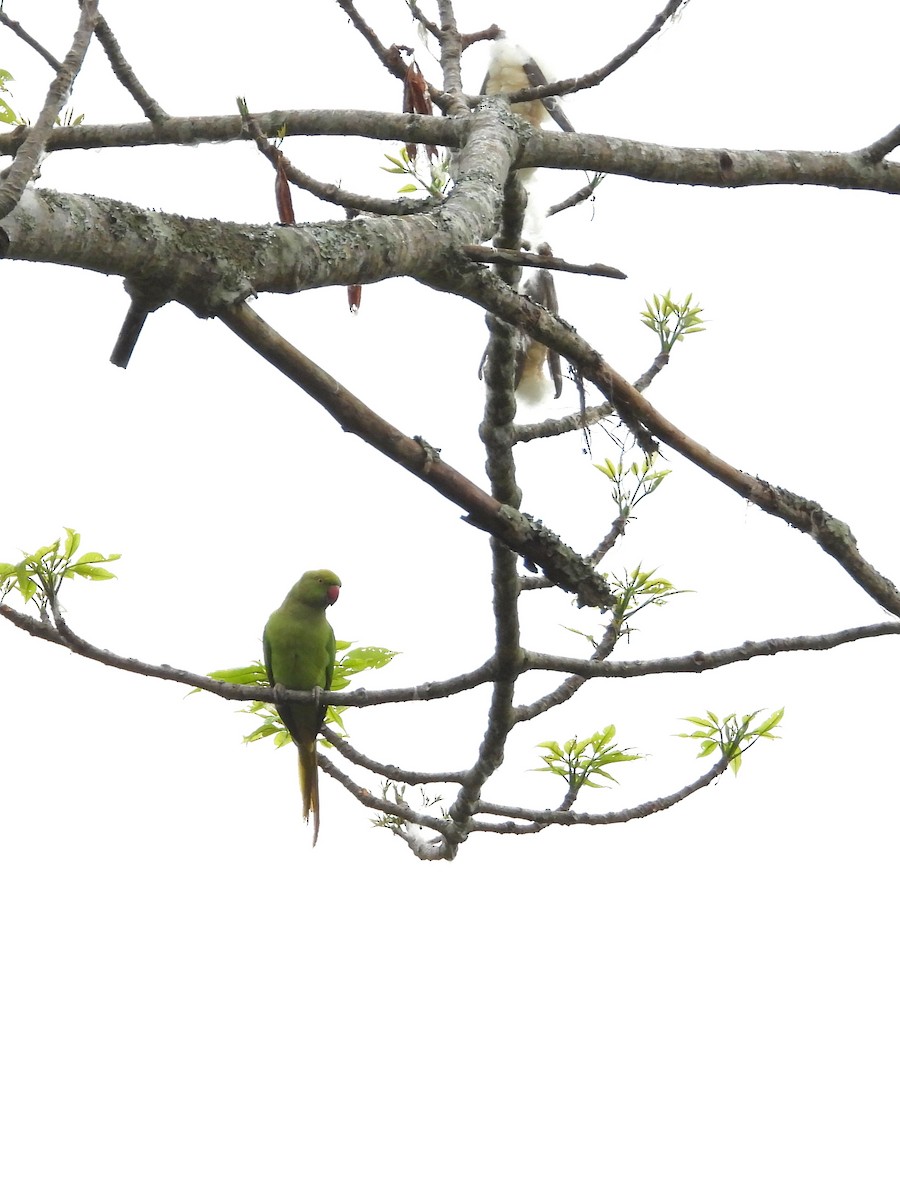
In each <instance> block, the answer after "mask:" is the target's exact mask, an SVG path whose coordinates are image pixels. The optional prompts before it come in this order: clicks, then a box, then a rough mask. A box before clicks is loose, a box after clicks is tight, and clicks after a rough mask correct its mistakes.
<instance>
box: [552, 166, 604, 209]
mask: <svg viewBox="0 0 900 1200" xmlns="http://www.w3.org/2000/svg"><path fill="white" fill-rule="evenodd" d="M605 178H606V176H605V175H592V176H591V178H590V179H589V180H588V181H587V183H586V184H585V185H584V187H580V188H579V189H578V191H577V192H573V193H572V195H571V196H567V197H566V199H565V200H560V202H559V203H558V204H551V205H550V207H549V208H548V209H547V216H548V217H555V216H556V214H557V213H561V212H565V210H566V209H567V208H575V206H576V205H577V204H582V203H583V202H584V201H585V200H590V198H591V197H592V196H593V194H594V191H595V190H596V188H597V186H598V184H600V183H602V182H603V180H604V179H605Z"/></svg>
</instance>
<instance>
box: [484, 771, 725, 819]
mask: <svg viewBox="0 0 900 1200" xmlns="http://www.w3.org/2000/svg"><path fill="white" fill-rule="evenodd" d="M727 770H728V759H727V758H724V757H723V758H720V759H719V761H718V762H717V763H716V764H715V766H713V767H710V769H709V770H708V771H707V772H706V773H705V774H704V775H701V776H700V778H699V779H695V780H694V781H693V783H689V784H687V785H686V786H685V787H683V788H681V789H680V790H679V791H677V792H673V793H672V794H671V795H670V796H661V797H659V798H658V799H656V800H647V801H645V803H644V804H638V805H636V806H635V807H634V808H623V809H620V810H619V811H618V812H606V813H588V812H572V811H571V810H570V809H569V810H567V809H561V808H551V809H544V810H542V809H534V808H510V807H507V806H505V805H502V804H485V805H483V806H482V809H481V812H482V813H483V814H485V815H487V814H489V813H490V814H494V815H496V816H500V817H511V818H512V820H510V821H508V822H507V823H506V824H504V825H496V824H493V825H492V824H490V823H489V822H486V821H484V822H483V821H476V822H474V823H473V825H472V829H471V831H472V832H473V833H540V832H541V830H543V829H547V828H548V827H549V826H551V825H624V824H625V822H626V821H636V820H639V819H640V818H641V817H650V816H652V815H653V814H654V813H659V812H665V810H666V809H667V808H673V807H674V806H675V805H676V804H680V803H681V801H682V800H686V799H687V798H688V796H692V795H693V794H694V793H695V792H699V791H700V790H701V789H702V788H705V787H708V786H709V785H710V784H711V783H713V782H714V781H715V780H716V779H718V778H719V776H720V775H723V774H724V773H725V771H727ZM517 821H528V822H530V824H528V825H519V824H517V823H516V822H517Z"/></svg>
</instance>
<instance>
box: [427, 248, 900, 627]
mask: <svg viewBox="0 0 900 1200" xmlns="http://www.w3.org/2000/svg"><path fill="white" fill-rule="evenodd" d="M447 282H448V285H449V286H448V290H452V291H454V292H455V293H456V294H457V295H465V296H468V297H469V299H471V300H474V301H475V303H477V304H480V305H481V306H482V307H483V308H486V309H487V310H488V311H489V312H492V313H494V314H495V315H496V316H499V317H501V318H502V319H503V320H505V321H508V322H509V323H510V324H513V325H516V326H517V327H518V328H521V329H524V330H525V331H526V332H527V333H528V334H530V335H531V336H532V337H536V338H537V340H538V341H540V342H543V343H544V344H545V345H546V346H549V347H551V349H553V350H556V351H557V353H559V354H560V355H562V356H563V357H564V358H567V359H568V360H569V362H571V363H572V364H573V365H574V366H576V367H577V368H578V370H579V371H580V372H581V374H582V375H583V376H584V378H585V379H587V380H589V381H590V382H591V383H592V384H594V386H595V387H597V388H598V389H599V390H600V391H601V392H602V393H603V394H604V395H605V396H606V398H607V399H608V400H609V401H610V402H611V403H612V404H613V405H614V406H615V409H616V412H617V413H618V414H619V415H620V417H621V418H622V419H623V420H624V421H625V422H626V423H627V424H628V427H629V428H630V429H632V431H633V432H634V431H635V430H638V431H640V430H642V429H643V430H646V431H648V432H649V433H650V434H652V436H653V437H654V438H657V439H658V440H659V441H660V442H664V443H665V444H666V445H667V446H670V447H671V448H672V449H673V450H677V451H678V453H679V454H681V455H682V456H683V457H684V458H686V459H688V461H689V462H692V463H693V464H694V465H695V466H697V467H699V468H700V469H701V470H702V471H705V472H706V473H707V474H708V475H711V476H712V477H713V478H714V479H717V480H718V481H719V482H720V483H724V484H725V485H726V487H729V488H731V490H732V491H734V492H736V493H737V494H738V495H739V496H741V497H743V498H744V499H745V500H749V501H750V502H751V503H752V504H755V505H756V507H757V508H760V509H762V511H763V512H767V513H769V515H770V516H774V517H778V518H779V520H782V521H784V522H786V523H787V524H788V525H791V526H792V527H793V528H794V529H798V530H800V532H801V533H805V534H807V535H809V536H810V537H811V538H812V539H813V540H814V541H815V542H816V543H817V544H818V545H819V546H820V547H821V549H822V550H824V551H825V553H826V554H828V555H830V556H831V557H832V558H833V559H835V561H836V562H838V563H839V564H840V565H841V566H842V567H843V568H844V570H845V571H846V572H847V574H848V575H849V576H850V577H851V579H853V580H854V582H856V583H857V584H858V585H859V587H861V588H862V590H863V591H864V592H865V593H866V594H867V595H869V596H871V597H872V599H873V600H875V601H876V602H877V603H878V604H880V605H881V606H882V607H883V608H885V609H887V611H888V612H890V613H892V614H893V615H894V616H900V592H898V590H897V588H896V587H895V585H894V584H893V583H892V582H891V580H890V579H888V578H887V577H886V576H884V575H882V574H881V573H880V572H879V571H877V570H876V569H875V567H873V566H872V564H871V563H869V562H868V561H867V560H866V559H865V558H863V556H862V555H861V554H860V553H859V551H858V550H857V548H856V538H855V537H854V536H853V534H852V532H851V531H850V529H849V528H848V526H847V525H846V524H844V522H842V521H840V520H839V519H838V518H836V517H834V516H832V515H831V513H829V512H827V511H826V510H825V509H824V508H823V507H822V506H821V505H820V504H819V503H817V501H815V500H809V499H807V498H806V497H804V496H800V495H797V494H796V493H794V492H790V491H788V490H787V489H786V488H782V487H776V486H774V485H773V484H770V483H767V482H766V481H765V480H764V479H759V478H757V477H755V476H753V475H749V474H747V472H746V471H741V470H739V469H738V468H737V467H733V466H732V465H731V464H730V463H728V462H726V461H725V460H724V459H723V458H719V457H718V455H716V454H713V453H712V452H711V451H710V450H707V448H706V447H705V446H703V445H701V444H700V443H699V442H697V441H695V440H694V439H693V438H692V437H690V436H689V435H688V434H686V433H685V432H684V431H683V430H681V429H679V428H678V426H676V425H673V424H672V422H671V421H669V420H667V419H666V418H665V417H664V416H663V415H662V413H660V412H658V411H657V410H656V409H655V408H654V407H653V406H652V405H651V404H650V402H649V401H648V400H647V399H646V397H645V396H643V395H642V393H641V392H639V391H637V389H636V388H635V387H634V386H633V385H632V384H630V383H629V382H628V380H627V379H625V378H624V376H622V375H620V374H619V373H618V371H616V370H614V368H612V367H611V366H609V364H608V363H607V362H605V361H604V359H603V358H602V357H601V356H600V355H599V354H598V353H597V352H596V350H594V349H593V348H592V347H591V346H589V345H588V344H587V343H586V342H585V341H584V340H583V339H582V338H581V337H579V335H578V334H577V333H576V332H575V330H574V329H572V328H571V327H570V326H568V325H566V324H565V322H563V321H560V320H559V318H557V317H554V316H553V315H552V314H551V313H548V312H547V310H546V309H544V308H541V307H540V306H538V305H535V304H528V302H527V301H526V300H525V299H524V298H523V297H522V296H519V295H518V294H517V293H515V292H513V291H512V290H511V289H510V288H507V287H504V286H503V285H502V284H500V283H499V281H498V280H497V279H496V278H495V277H494V276H492V275H491V274H489V273H487V272H476V271H468V272H465V273H463V272H459V273H458V274H457V275H456V276H455V277H454V278H453V279H452V282H450V280H449V279H448V281H447ZM436 286H440V284H436ZM636 436H637V438H638V442H639V444H641V445H642V447H643V446H644V443H643V442H642V441H641V438H640V433H639V432H638V433H637V434H636Z"/></svg>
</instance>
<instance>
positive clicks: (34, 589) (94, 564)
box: [0, 526, 122, 613]
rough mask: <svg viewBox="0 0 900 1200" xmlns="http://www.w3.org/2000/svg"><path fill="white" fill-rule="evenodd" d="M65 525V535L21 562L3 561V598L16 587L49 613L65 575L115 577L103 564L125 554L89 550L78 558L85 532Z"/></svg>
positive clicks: (0, 593)
mask: <svg viewBox="0 0 900 1200" xmlns="http://www.w3.org/2000/svg"><path fill="white" fill-rule="evenodd" d="M64 528H65V530H66V536H65V538H57V540H56V541H55V542H51V543H50V544H49V545H47V546H41V547H40V548H39V549H38V550H35V552H34V553H33V554H26V555H25V557H24V558H23V559H22V561H21V562H18V563H0V600H3V599H5V597H6V596H8V595H9V594H10V593H11V592H14V591H15V592H18V593H19V594H20V595H21V597H22V599H23V600H24V601H25V603H26V604H27V603H28V601H29V600H31V601H33V602H34V603H35V604H36V605H37V607H38V608H39V609H40V610H41V612H42V613H46V611H47V606H48V605H49V603H50V601H51V599H53V598H55V597H57V596H58V595H59V589H60V587H61V586H62V581H63V580H64V579H74V578H75V577H76V576H78V577H79V578H81V579H91V580H95V581H96V580H101V579H115V575H113V573H112V571H107V570H106V568H105V567H101V566H100V565H99V564H100V563H109V562H114V561H115V560H116V559H117V558H121V557H122V556H121V554H99V553H98V552H97V551H96V550H88V551H87V553H85V554H82V555H81V556H80V557H79V558H75V553H76V551H77V550H78V548H79V546H80V545H81V534H80V533H76V532H75V530H74V529H70V528H69V527H68V526H65V527H64Z"/></svg>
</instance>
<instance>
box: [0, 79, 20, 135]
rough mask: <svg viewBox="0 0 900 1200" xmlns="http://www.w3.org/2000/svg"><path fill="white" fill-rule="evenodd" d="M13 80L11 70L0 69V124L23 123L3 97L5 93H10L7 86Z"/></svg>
mask: <svg viewBox="0 0 900 1200" xmlns="http://www.w3.org/2000/svg"><path fill="white" fill-rule="evenodd" d="M11 80H12V75H10V73H9V71H3V70H0V125H21V124H22V123H23V122H22V118H21V117H18V116H16V114H15V113H14V112H13V110H12V109H11V108H10V106H9V105H8V104H7V103H6V101H5V100H4V99H3V95H4V94H5V95H7V96H8V95H9V88H8V87H7V86H6V85H7V84H8V83H9V82H10V81H11Z"/></svg>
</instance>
